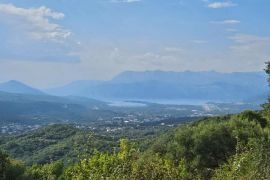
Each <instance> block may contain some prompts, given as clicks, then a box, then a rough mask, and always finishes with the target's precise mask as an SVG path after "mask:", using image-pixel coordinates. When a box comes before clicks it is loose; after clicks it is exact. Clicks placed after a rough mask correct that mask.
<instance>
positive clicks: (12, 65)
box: [0, 0, 270, 88]
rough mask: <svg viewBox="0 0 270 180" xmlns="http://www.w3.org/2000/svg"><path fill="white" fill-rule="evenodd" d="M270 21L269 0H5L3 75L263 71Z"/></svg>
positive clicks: (60, 80)
mask: <svg viewBox="0 0 270 180" xmlns="http://www.w3.org/2000/svg"><path fill="white" fill-rule="evenodd" d="M269 22H270V0H231V1H230V0H223V1H219V0H217V1H215V0H0V81H6V80H10V79H16V80H20V81H23V82H25V83H28V84H31V85H34V86H37V87H40V88H46V87H53V86H57V85H62V84H66V83H67V82H70V81H73V80H78V79H110V78H111V77H113V76H114V75H116V74H118V73H120V72H122V71H125V70H135V71H143V70H170V71H185V70H193V71H205V70H215V71H221V72H232V71H260V70H262V68H263V66H264V62H265V61H266V60H267V59H269V58H270V23H269Z"/></svg>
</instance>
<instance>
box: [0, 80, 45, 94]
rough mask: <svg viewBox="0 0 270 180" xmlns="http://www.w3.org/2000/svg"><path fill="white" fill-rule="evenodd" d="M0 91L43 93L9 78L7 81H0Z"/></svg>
mask: <svg viewBox="0 0 270 180" xmlns="http://www.w3.org/2000/svg"><path fill="white" fill-rule="evenodd" d="M0 91H3V92H8V93H18V94H32V95H43V94H45V93H43V92H42V91H41V90H39V89H35V88H32V87H30V86H28V85H26V84H24V83H22V82H20V81H17V80H10V81H7V82H3V83H0Z"/></svg>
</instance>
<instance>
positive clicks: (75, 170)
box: [0, 110, 270, 180]
mask: <svg viewBox="0 0 270 180" xmlns="http://www.w3.org/2000/svg"><path fill="white" fill-rule="evenodd" d="M267 114H268V113H267V111H266V110H264V111H261V112H253V111H245V112H243V113H241V114H238V115H231V116H224V117H215V118H205V119H203V120H200V121H197V122H195V123H192V124H189V125H182V126H180V127H178V128H176V129H175V130H173V131H170V132H168V133H165V134H163V135H162V136H160V137H158V138H157V139H156V140H155V141H154V142H153V143H151V144H150V145H149V146H148V147H147V148H146V150H144V151H142V150H141V148H140V146H139V145H138V143H134V142H130V141H128V140H125V139H122V140H120V146H119V147H120V148H119V149H118V148H116V149H115V148H114V149H113V150H112V151H111V152H100V151H94V152H92V153H87V150H86V149H85V148H87V147H85V146H84V149H83V150H82V154H81V158H80V160H79V161H77V162H73V163H66V162H67V161H66V162H64V161H54V162H52V163H47V164H43V165H32V166H25V165H24V164H23V163H22V162H19V161H16V160H13V159H11V158H9V157H8V156H7V155H6V154H4V153H1V157H0V158H1V160H0V162H1V164H0V165H1V167H0V174H1V178H2V179H27V180H28V179H35V180H36V179H141V180H144V179H145V180H148V179H172V180H174V179H269V178H270V164H269V163H268V162H269V158H270V156H269V155H270V151H269V150H270V142H269V140H270V125H269V117H268V116H267ZM85 143H87V142H85ZM48 155H49V154H48Z"/></svg>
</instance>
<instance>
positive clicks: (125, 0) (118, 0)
mask: <svg viewBox="0 0 270 180" xmlns="http://www.w3.org/2000/svg"><path fill="white" fill-rule="evenodd" d="M140 1H142V0H111V2H112V3H135V2H140Z"/></svg>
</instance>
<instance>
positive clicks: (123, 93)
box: [45, 71, 268, 102]
mask: <svg viewBox="0 0 270 180" xmlns="http://www.w3.org/2000/svg"><path fill="white" fill-rule="evenodd" d="M45 92H46V93H48V94H53V95H58V96H63V95H64V96H66V95H76V96H84V97H91V98H97V99H133V100H138V99H139V100H157V99H191V100H195V99H196V100H209V101H222V102H225V101H230V102H236V101H249V100H252V101H253V100H254V99H257V98H261V99H262V100H263V99H265V98H266V97H267V92H268V86H267V76H266V75H265V74H264V73H263V72H235V73H219V72H215V71H206V72H191V71H186V72H164V71H145V72H134V71H126V72H123V73H121V74H119V75H118V76H116V77H114V78H113V79H112V80H110V81H75V82H72V83H70V84H68V85H66V86H63V87H59V88H54V89H49V90H46V91H45Z"/></svg>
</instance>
